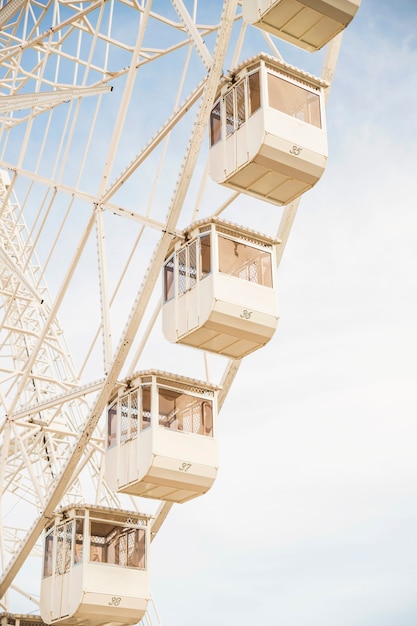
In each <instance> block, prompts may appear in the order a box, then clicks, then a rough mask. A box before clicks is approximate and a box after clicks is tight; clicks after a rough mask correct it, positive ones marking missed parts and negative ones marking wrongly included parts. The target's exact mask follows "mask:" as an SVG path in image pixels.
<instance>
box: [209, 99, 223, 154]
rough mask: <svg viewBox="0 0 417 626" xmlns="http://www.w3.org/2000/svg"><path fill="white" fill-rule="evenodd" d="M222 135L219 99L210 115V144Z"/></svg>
mask: <svg viewBox="0 0 417 626" xmlns="http://www.w3.org/2000/svg"><path fill="white" fill-rule="evenodd" d="M221 137H222V120H221V116H220V100H219V101H218V102H216V104H215V105H214V107H213V109H212V111H211V115H210V145H211V146H214V144H216V143H217V142H218V141H220V139H221Z"/></svg>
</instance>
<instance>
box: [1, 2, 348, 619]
mask: <svg viewBox="0 0 417 626" xmlns="http://www.w3.org/2000/svg"><path fill="white" fill-rule="evenodd" d="M359 4H360V0H356V1H355V0H328V1H325V0H321V1H320V2H315V1H314V0H277V1H275V2H273V1H272V0H241V1H238V0H225V1H224V2H221V0H218V1H217V0H216V1H213V2H205V1H200V2H198V0H189V1H187V0H153V1H152V0H105V1H103V0H79V1H74V2H72V1H71V0H36V1H34V0H3V1H2V3H1V8H0V59H1V61H0V108H1V135H0V206H1V220H0V229H1V236H0V267H1V272H0V277H1V278H0V280H1V284H0V290H1V291H0V316H1V325H0V405H1V413H0V432H1V461H0V477H1V480H0V482H1V485H2V491H1V499H0V511H1V517H0V540H1V545H0V549H1V552H0V556H1V564H2V575H1V578H0V580H1V583H0V585H1V592H0V598H1V599H0V602H1V608H0V612H1V611H3V614H4V615H7V616H10V615H13V614H15V615H16V614H20V613H22V611H21V610H20V609H19V607H20V606H22V605H23V604H21V601H23V600H24V601H25V606H27V602H31V603H32V604H33V610H31V611H30V613H31V619H32V621H33V620H35V621H36V620H37V619H38V620H39V622H40V623H41V622H42V621H43V622H46V623H54V622H59V623H68V624H79V623H83V624H89V625H90V626H95V625H97V626H98V625H99V624H105V623H110V622H111V623H120V624H134V623H137V622H138V621H140V620H141V619H142V620H143V623H144V624H152V626H155V625H156V624H157V623H158V617H157V616H156V617H155V614H152V615H151V605H152V603H151V600H150V598H151V596H150V592H149V585H148V580H147V571H146V570H147V563H148V561H147V559H146V554H144V552H143V551H144V550H151V549H152V548H151V545H150V544H151V542H152V541H153V539H155V537H156V535H157V533H158V530H159V528H160V527H161V525H162V523H163V522H165V520H166V519H167V517H168V521H167V522H166V523H167V524H169V511H170V509H171V507H172V506H173V505H174V504H175V503H176V502H182V501H185V500H187V499H190V498H194V497H197V496H199V495H201V494H203V493H204V492H205V491H207V490H208V489H209V488H210V486H211V484H212V483H213V481H214V479H215V475H216V469H217V457H216V452H215V439H216V423H217V416H219V419H221V408H222V405H223V402H224V400H225V398H226V396H227V393H228V391H229V389H230V387H231V385H232V384H233V381H234V378H235V376H236V374H237V372H238V369H239V365H240V363H241V360H242V358H245V355H246V354H248V353H250V352H252V351H254V350H256V349H261V348H262V346H263V345H265V344H266V343H267V342H268V341H269V339H270V338H271V337H272V335H273V333H274V331H275V326H276V322H277V318H278V313H277V310H276V302H275V300H276V299H275V295H276V294H275V274H276V270H277V268H278V266H279V262H280V259H281V257H282V254H283V251H284V248H285V244H286V241H287V239H288V236H289V234H290V231H291V226H292V223H293V220H294V217H295V213H296V211H297V206H298V203H299V201H300V198H301V197H302V195H303V194H304V193H305V192H308V190H309V189H310V188H311V187H312V186H313V185H314V184H315V183H316V182H317V181H318V180H319V178H320V176H321V174H322V172H323V171H324V168H325V164H326V160H327V152H326V150H327V143H326V124H325V104H326V102H327V96H328V94H329V90H330V85H331V81H332V78H333V74H334V70H335V65H336V60H337V55H338V51H339V47H340V43H341V37H342V30H343V29H344V28H345V27H346V26H347V25H348V24H349V22H350V20H351V19H352V18H353V17H354V15H355V13H356V11H357V9H358V7H359ZM293 56H294V58H295V59H296V62H294V61H293V58H292V57H293ZM300 58H301V59H303V60H305V65H304V66H301V67H300ZM313 59H314V61H312V60H313ZM311 63H314V64H315V66H316V67H317V70H315V71H314V72H312V71H311V70H310V67H311ZM307 68H308V71H307ZM145 457H146V458H147V459H148V461H146V462H144V461H143V459H144V458H145ZM144 464H145V465H146V467H142V466H143V465H144ZM184 506H187V505H186V504H185V505H184ZM80 529H81V530H80ZM116 536H117V540H116V539H115V537H116ZM44 537H46V538H48V537H49V539H50V541H49V543H48V541H46V540H44ZM123 542H124V543H123ZM78 544H81V545H82V547H83V548H84V549H83V552H82V557H80V555H78V557H79V559H78V560H80V558H81V560H82V564H81V565H80V563H79V562H76V561H77V558H76V557H77V545H78ZM44 545H45V551H44ZM46 546H48V547H50V548H51V551H50V553H47V547H46ZM88 550H89V552H88ZM138 550H139V551H140V550H142V552H141V553H140V555H139V556H138V554H137V551H138ZM94 551H95V553H96V554H97V553H98V552H99V553H100V554H99V556H100V559H99V560H101V561H102V562H103V561H106V563H105V566H106V570H105V574H104V578H103V579H100V581H101V582H100V588H99V589H97V590H95V591H94V590H93V591H91V589H90V588H89V590H87V591H86V590H85V589H84V587H83V585H84V582H83V578H82V577H88V576H91V575H92V574H91V571H93V570H92V568H94V567H98V568H99V567H100V564H97V562H94V563H93V557H92V555H93V552H94ZM123 551H124V552H123ZM122 552H123V554H124V556H122ZM42 555H43V561H44V567H43V570H42V571H43V576H41V568H40V566H39V568H38V569H39V587H40V589H41V591H40V596H42V593H43V594H44V595H45V598H46V599H43V600H42V597H41V599H39V597H37V596H33V595H31V596H30V597H28V592H27V590H26V589H25V586H24V585H25V583H24V580H25V568H28V567H31V564H32V563H33V562H35V561H40V558H41V557H42ZM106 555H107V556H106ZM48 559H49V561H48ZM123 559H124V560H123ZM76 565H77V566H78V567H77V568H76ZM115 567H117V568H118V570H117V571H118V573H119V574H120V572H121V571H122V570H123V576H125V574H126V572H127V574H126V576H128V574H129V572H134V573H135V575H136V574H137V575H138V576H139V578H138V579H137V580H139V583H137V581H136V583H135V584H136V587H135V589H136V590H137V589H138V586H137V585H138V584H139V587H140V585H143V594H142V595H143V597H141V598H140V602H139V603H136V604H135V599H134V598H133V599H132V598H131V597H127V596H128V595H129V592H128V591H127V590H128V588H129V584H128V583H127V582H126V581H125V583H124V584H125V588H124V590H126V591H125V592H126V594H127V595H126V597H125V596H124V595H123V594H124V590H121V591H120V590H117V589H113V590H108V589H107V587H106V582H105V577H106V576H107V577H108V576H110V577H111V576H112V573H111V572H112V571H113V568H115ZM81 570H83V573H82V574H79V572H81ZM90 570H91V571H90ZM94 571H96V570H94ZM97 571H99V570H97ZM100 575H101V574H100ZM80 576H81V578H80ZM94 576H96V574H94ZM97 576H98V575H97ZM123 576H121V577H122V578H123ZM71 577H72V578H71ZM76 577H78V578H77V581H76V580H75V578H76ZM41 578H42V581H41ZM123 580H125V579H123ZM126 580H127V579H126ZM77 585H79V589H80V590H81V591H80V592H79V593H78V592H76V588H77V589H78V587H77ZM77 593H78V595H77ZM137 593H139V595H141V594H140V592H137ZM54 594H55V595H56V596H57V597H58V596H59V599H56V598H55V599H54ZM74 598H75V599H74ZM86 598H87V599H86ZM103 603H104V605H105V606H106V611H107V612H106V611H104V612H101V611H100V609H99V607H100V606H101V605H103ZM20 621H21V623H22V626H23V624H24V623H25V619H24V617H22V616H21V617H20ZM2 623H3V622H2ZM5 623H12V622H7V621H6V622H5ZM13 623H17V622H16V619H15V621H13Z"/></svg>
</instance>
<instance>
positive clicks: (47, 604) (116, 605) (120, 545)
mask: <svg viewBox="0 0 417 626" xmlns="http://www.w3.org/2000/svg"><path fill="white" fill-rule="evenodd" d="M149 523H150V519H149V516H143V515H140V514H138V513H137V512H133V513H132V512H131V511H122V510H119V509H117V510H115V509H108V508H106V507H92V506H85V505H79V506H78V505H74V506H72V507H68V508H65V509H62V510H60V511H59V513H58V514H57V515H56V516H55V518H54V519H53V520H52V521H51V522H50V523H49V524H48V525H47V526H46V528H45V532H44V558H43V577H42V582H41V595H40V611H41V617H42V619H43V621H44V622H45V623H46V624H55V623H57V624H68V625H73V624H74V625H75V624H83V626H101V625H102V624H103V623H112V624H113V625H114V626H116V625H120V626H123V625H125V624H126V625H127V624H136V623H137V622H138V621H139V620H140V619H142V617H143V616H144V614H145V612H146V609H147V604H148V600H149V597H150V591H149V574H148V562H149V557H148V552H149V535H150V527H149Z"/></svg>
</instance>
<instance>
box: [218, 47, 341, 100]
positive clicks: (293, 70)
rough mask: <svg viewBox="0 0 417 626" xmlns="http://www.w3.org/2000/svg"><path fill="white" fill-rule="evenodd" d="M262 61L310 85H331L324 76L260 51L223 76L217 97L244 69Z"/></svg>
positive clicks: (246, 70)
mask: <svg viewBox="0 0 417 626" xmlns="http://www.w3.org/2000/svg"><path fill="white" fill-rule="evenodd" d="M261 61H264V63H265V64H266V65H267V66H269V67H271V68H272V69H275V70H277V71H281V72H282V73H284V74H286V75H287V76H289V77H291V78H294V79H296V80H299V81H302V82H303V83H307V84H308V85H311V86H313V87H317V88H319V87H320V88H326V87H329V82H328V81H327V80H324V79H323V78H319V77H318V76H315V75H314V74H310V73H309V72H306V71H304V70H301V69H299V68H298V67H295V66H294V65H290V64H289V63H286V62H285V61H282V60H281V59H278V58H277V57H274V56H272V55H270V54H267V53H266V52H260V53H259V54H256V55H254V56H252V57H249V58H248V59H246V60H245V61H242V63H240V64H239V65H238V66H237V67H235V68H233V69H232V70H229V72H228V74H227V75H226V74H224V75H223V78H222V80H221V81H220V84H219V87H218V89H217V95H216V98H217V97H218V96H219V93H220V91H221V89H222V87H223V86H224V85H226V84H230V82H231V81H233V82H234V80H235V79H236V77H238V75H239V74H240V73H242V72H243V70H245V73H246V72H250V71H251V70H252V69H254V68H255V67H256V66H258V65H259V64H260V62H261Z"/></svg>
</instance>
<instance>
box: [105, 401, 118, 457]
mask: <svg viewBox="0 0 417 626" xmlns="http://www.w3.org/2000/svg"><path fill="white" fill-rule="evenodd" d="M116 434H117V402H113V404H112V405H111V406H110V407H109V409H108V411H107V447H108V448H111V447H112V446H114V445H116Z"/></svg>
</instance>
